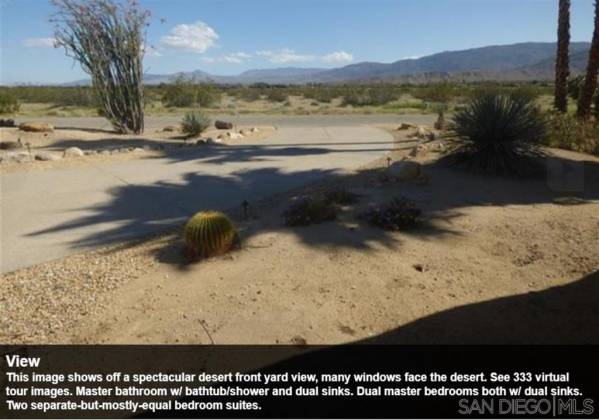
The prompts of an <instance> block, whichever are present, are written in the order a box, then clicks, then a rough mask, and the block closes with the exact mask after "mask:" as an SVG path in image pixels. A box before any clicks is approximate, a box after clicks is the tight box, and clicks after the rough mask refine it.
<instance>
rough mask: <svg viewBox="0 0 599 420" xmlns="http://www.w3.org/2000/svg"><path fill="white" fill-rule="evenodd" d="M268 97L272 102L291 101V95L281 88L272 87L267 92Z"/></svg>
mask: <svg viewBox="0 0 599 420" xmlns="http://www.w3.org/2000/svg"><path fill="white" fill-rule="evenodd" d="M266 99H267V100H268V101H270V102H288V101H289V97H288V95H287V94H286V93H285V92H284V91H282V90H279V89H271V90H270V91H269V92H268V93H267V94H266Z"/></svg>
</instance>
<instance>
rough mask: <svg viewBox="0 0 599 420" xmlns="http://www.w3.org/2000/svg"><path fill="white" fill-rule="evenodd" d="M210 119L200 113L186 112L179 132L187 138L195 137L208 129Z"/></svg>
mask: <svg viewBox="0 0 599 420" xmlns="http://www.w3.org/2000/svg"><path fill="white" fill-rule="evenodd" d="M210 123H211V121H210V118H208V116H207V115H206V114H205V113H203V112H201V111H196V112H188V113H186V114H185V116H184V117H183V120H182V121H181V132H182V133H183V134H185V135H187V136H188V137H195V136H199V135H200V134H202V132H203V131H204V130H206V129H208V127H210Z"/></svg>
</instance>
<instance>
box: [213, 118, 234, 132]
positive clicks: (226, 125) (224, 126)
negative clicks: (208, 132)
mask: <svg viewBox="0 0 599 420" xmlns="http://www.w3.org/2000/svg"><path fill="white" fill-rule="evenodd" d="M214 126H215V127H216V128H218V129H219V130H232V129H233V123H232V122H228V121H221V120H216V121H215V122H214Z"/></svg>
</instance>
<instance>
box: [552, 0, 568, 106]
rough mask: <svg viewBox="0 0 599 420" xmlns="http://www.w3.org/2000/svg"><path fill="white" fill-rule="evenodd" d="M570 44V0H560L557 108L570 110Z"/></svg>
mask: <svg viewBox="0 0 599 420" xmlns="http://www.w3.org/2000/svg"><path fill="white" fill-rule="evenodd" d="M569 46H570V0H559V19H558V26H557V57H556V60H555V109H557V110H558V111H559V112H562V113H564V114H565V113H566V112H568V76H569V75H570V68H569V57H568V49H569Z"/></svg>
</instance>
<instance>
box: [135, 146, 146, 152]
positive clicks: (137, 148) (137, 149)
mask: <svg viewBox="0 0 599 420" xmlns="http://www.w3.org/2000/svg"><path fill="white" fill-rule="evenodd" d="M144 152H145V150H144V149H142V148H141V147H135V148H134V149H133V153H144Z"/></svg>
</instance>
